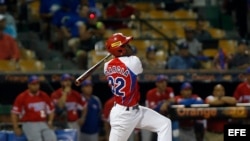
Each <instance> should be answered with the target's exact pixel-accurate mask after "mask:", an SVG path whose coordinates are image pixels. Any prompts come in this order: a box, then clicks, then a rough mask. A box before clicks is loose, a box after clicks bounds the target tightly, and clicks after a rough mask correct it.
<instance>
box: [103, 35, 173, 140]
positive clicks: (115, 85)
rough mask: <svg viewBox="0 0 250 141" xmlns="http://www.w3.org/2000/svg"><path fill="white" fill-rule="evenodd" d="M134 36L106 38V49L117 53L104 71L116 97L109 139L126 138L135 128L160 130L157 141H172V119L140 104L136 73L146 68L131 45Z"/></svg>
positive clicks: (152, 130)
mask: <svg viewBox="0 0 250 141" xmlns="http://www.w3.org/2000/svg"><path fill="white" fill-rule="evenodd" d="M132 38H133V37H131V36H124V35H123V34H122V33H115V34H113V35H112V36H111V37H109V38H108V40H107V41H106V49H107V50H108V52H109V53H111V54H112V55H113V56H114V58H113V59H111V60H109V61H108V62H106V63H105V64H104V74H105V76H106V77H107V80H108V84H109V86H110V88H111V91H112V93H113V94H114V100H115V104H114V106H113V108H112V109H111V112H110V125H111V132H110V136H109V141H127V139H128V138H129V136H130V134H131V133H132V132H133V131H134V129H135V128H138V129H145V130H149V131H151V132H157V134H158V141H172V128H171V121H170V119H169V118H167V117H165V116H163V115H161V114H159V113H157V112H156V111H154V110H152V109H150V108H147V107H144V106H141V105H139V99H140V92H139V84H138V80H137V75H139V74H141V73H142V72H143V68H142V64H141V61H140V59H139V58H138V57H137V56H135V55H133V54H134V53H133V50H132V48H131V46H130V45H129V41H131V40H132Z"/></svg>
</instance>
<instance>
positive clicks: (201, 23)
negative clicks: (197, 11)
mask: <svg viewBox="0 0 250 141" xmlns="http://www.w3.org/2000/svg"><path fill="white" fill-rule="evenodd" d="M205 22H206V21H205V20H204V19H202V18H199V19H197V21H196V29H195V38H196V39H197V40H198V41H199V42H201V41H204V40H209V39H212V36H211V34H210V33H209V32H208V31H207V30H206V29H205V28H206V27H205V26H206V25H205Z"/></svg>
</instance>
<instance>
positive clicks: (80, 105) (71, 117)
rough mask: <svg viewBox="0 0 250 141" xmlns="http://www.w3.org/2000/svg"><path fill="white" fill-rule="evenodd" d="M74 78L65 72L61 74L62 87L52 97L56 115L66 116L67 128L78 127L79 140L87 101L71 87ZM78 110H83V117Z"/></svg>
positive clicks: (58, 116) (59, 116)
mask: <svg viewBox="0 0 250 141" xmlns="http://www.w3.org/2000/svg"><path fill="white" fill-rule="evenodd" d="M72 80H73V78H72V76H71V75H69V74H63V75H62V76H61V88H59V89H57V90H55V91H54V92H53V93H52V94H51V98H52V99H53V101H54V103H55V105H56V117H57V118H66V119H65V121H63V122H62V124H67V125H65V126H66V128H72V129H76V130H77V136H78V141H79V138H80V136H79V135H80V127H81V126H82V125H83V124H84V121H85V116H86V101H83V99H82V98H81V94H80V93H79V92H77V91H75V90H73V89H72V88H71V87H72ZM78 110H81V112H82V114H81V117H79V115H78V113H77V111H78ZM62 116H63V117H62ZM62 126H63V127H65V126H64V125H62Z"/></svg>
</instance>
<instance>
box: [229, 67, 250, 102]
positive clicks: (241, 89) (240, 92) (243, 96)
mask: <svg viewBox="0 0 250 141" xmlns="http://www.w3.org/2000/svg"><path fill="white" fill-rule="evenodd" d="M245 75H246V81H245V82H241V83H240V84H239V85H238V86H237V88H236V90H235V91H234V95H233V96H234V97H235V98H236V100H237V101H238V102H239V103H250V67H248V68H247V70H246V73H245Z"/></svg>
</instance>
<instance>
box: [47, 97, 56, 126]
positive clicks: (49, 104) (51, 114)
mask: <svg viewBox="0 0 250 141" xmlns="http://www.w3.org/2000/svg"><path fill="white" fill-rule="evenodd" d="M46 103H47V106H46V113H47V115H48V121H47V122H48V125H49V127H50V128H52V126H53V120H54V117H55V106H54V104H53V101H52V99H50V97H49V96H47V95H46Z"/></svg>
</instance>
